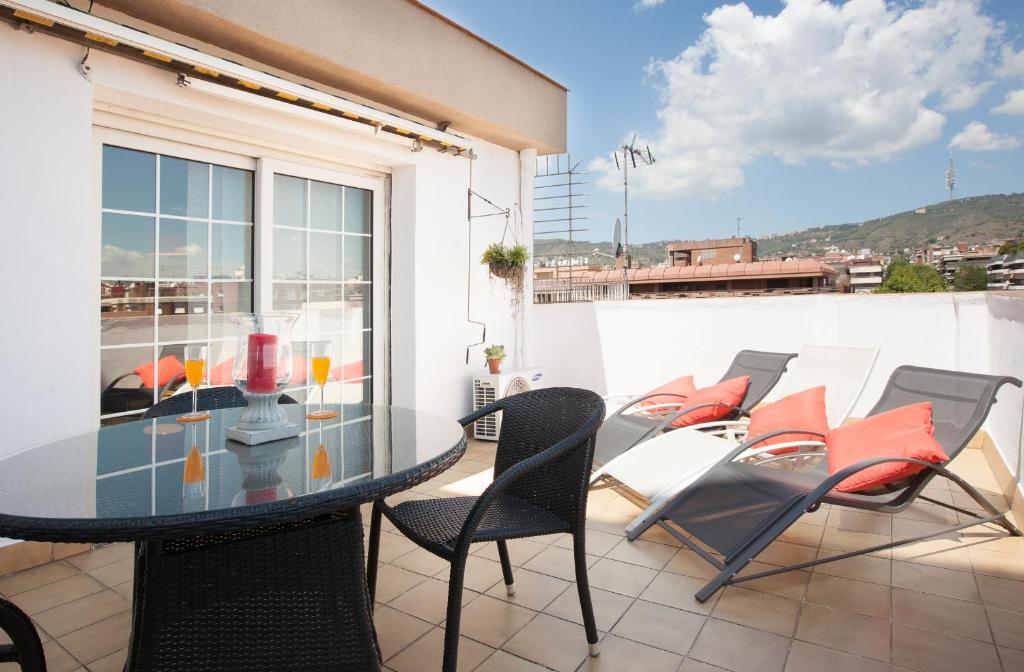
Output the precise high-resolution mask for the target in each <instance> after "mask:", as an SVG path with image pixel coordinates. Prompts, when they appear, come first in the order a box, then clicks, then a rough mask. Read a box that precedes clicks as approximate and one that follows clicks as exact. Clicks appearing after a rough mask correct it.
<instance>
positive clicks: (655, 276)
mask: <svg viewBox="0 0 1024 672" xmlns="http://www.w3.org/2000/svg"><path fill="white" fill-rule="evenodd" d="M626 273H627V275H628V276H629V282H630V283H636V284H643V283H645V282H662V281H664V280H692V281H695V282H700V281H702V280H714V279H719V278H761V279H768V278H782V277H800V276H807V277H813V276H819V277H820V276H822V275H829V276H832V275H838V274H839V272H838V271H837V270H836V269H834V268H832V267H831V266H829V265H828V264H823V263H821V262H818V261H803V260H792V261H755V262H753V263H749V264H705V265H703V266H665V267H656V268H631V269H628V270H627V271H626ZM589 277H590V279H591V280H590V281H591V282H621V280H622V271H620V270H611V271H593V272H592V275H590V276H589Z"/></svg>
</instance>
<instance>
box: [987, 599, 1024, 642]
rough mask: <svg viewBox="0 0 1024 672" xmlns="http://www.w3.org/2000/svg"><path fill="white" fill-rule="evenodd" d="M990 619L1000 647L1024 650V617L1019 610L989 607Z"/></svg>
mask: <svg viewBox="0 0 1024 672" xmlns="http://www.w3.org/2000/svg"><path fill="white" fill-rule="evenodd" d="M987 611H988V620H989V623H991V624H992V634H993V635H995V638H996V644H997V645H998V646H1000V647H1004V646H1006V647H1010V648H1012V649H1021V650H1024V617H1022V616H1021V614H1020V612H1019V611H1010V610H1009V609H999V608H998V607H988V610H987Z"/></svg>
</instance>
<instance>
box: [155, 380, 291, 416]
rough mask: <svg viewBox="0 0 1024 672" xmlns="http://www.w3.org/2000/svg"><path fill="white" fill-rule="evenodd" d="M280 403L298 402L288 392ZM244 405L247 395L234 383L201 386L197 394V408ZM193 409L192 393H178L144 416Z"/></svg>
mask: <svg viewBox="0 0 1024 672" xmlns="http://www.w3.org/2000/svg"><path fill="white" fill-rule="evenodd" d="M280 403H282V404H294V403H297V402H296V401H295V400H294V399H292V398H291V397H289V396H288V395H287V394H282V395H281V400H280ZM242 406H245V397H243V396H242V391H241V390H239V389H238V388H237V387H235V386H233V385H228V386H223V387H203V388H200V390H199V392H198V394H197V399H196V408H198V409H199V410H200V411H214V410H217V409H220V408H239V407H242ZM191 410H192V395H191V393H184V394H176V395H174V396H172V397H169V398H167V399H164V400H163V401H161V402H159V403H157V404H155V405H153V406H150V407H149V408H148V409H147V410H146V412H145V413H143V414H142V417H143V419H146V420H148V419H150V418H162V417H163V416H165V415H181V414H182V413H188V412H189V411H191Z"/></svg>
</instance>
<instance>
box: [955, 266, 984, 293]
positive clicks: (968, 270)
mask: <svg viewBox="0 0 1024 672" xmlns="http://www.w3.org/2000/svg"><path fill="white" fill-rule="evenodd" d="M953 289H954V290H955V291H957V292H980V291H982V290H985V289H988V273H987V272H986V271H985V269H984V268H982V267H981V266H962V267H960V268H958V269H956V274H955V275H954V276H953Z"/></svg>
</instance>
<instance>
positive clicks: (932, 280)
mask: <svg viewBox="0 0 1024 672" xmlns="http://www.w3.org/2000/svg"><path fill="white" fill-rule="evenodd" d="M888 270H889V272H888V274H887V276H886V278H885V282H883V283H882V286H881V287H879V288H878V289H876V290H875V292H877V293H879V294H902V293H907V292H945V291H947V289H948V288H947V287H946V281H945V280H943V278H942V276H941V275H939V272H938V271H936V270H935V269H934V268H932V267H931V266H928V265H926V264H910V263H905V264H897V266H896V267H895V268H892V264H890V268H889V269H888Z"/></svg>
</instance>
